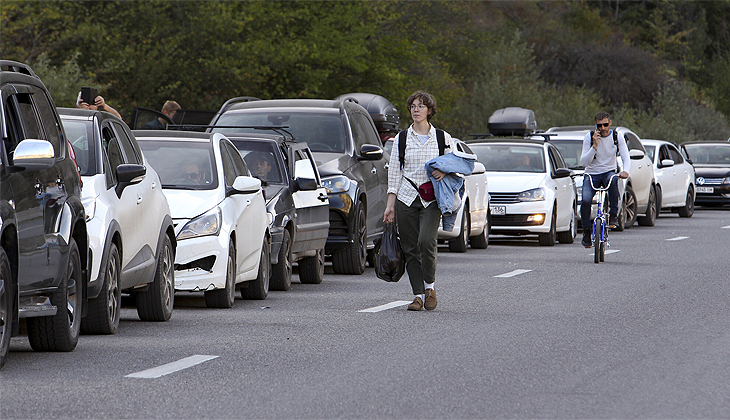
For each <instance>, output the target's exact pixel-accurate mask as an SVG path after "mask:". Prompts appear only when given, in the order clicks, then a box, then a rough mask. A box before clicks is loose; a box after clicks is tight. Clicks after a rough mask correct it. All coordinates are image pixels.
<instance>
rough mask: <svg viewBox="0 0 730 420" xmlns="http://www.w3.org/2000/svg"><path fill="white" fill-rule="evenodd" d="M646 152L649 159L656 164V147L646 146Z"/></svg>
mask: <svg viewBox="0 0 730 420" xmlns="http://www.w3.org/2000/svg"><path fill="white" fill-rule="evenodd" d="M644 150H646V155H647V156H649V159H651V161H652V162H654V152H656V146H650V145H648V144H645V145H644Z"/></svg>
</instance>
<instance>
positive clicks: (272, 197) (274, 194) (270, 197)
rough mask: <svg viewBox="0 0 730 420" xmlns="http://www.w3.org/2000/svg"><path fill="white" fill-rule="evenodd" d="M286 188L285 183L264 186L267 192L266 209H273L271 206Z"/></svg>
mask: <svg viewBox="0 0 730 420" xmlns="http://www.w3.org/2000/svg"><path fill="white" fill-rule="evenodd" d="M284 188H286V187H285V186H283V185H267V186H266V187H264V192H265V193H266V209H267V210H269V211H271V209H270V207H271V206H272V205H274V203H275V201H276V199H278V197H279V194H280V193H281V191H282V190H283V189H284Z"/></svg>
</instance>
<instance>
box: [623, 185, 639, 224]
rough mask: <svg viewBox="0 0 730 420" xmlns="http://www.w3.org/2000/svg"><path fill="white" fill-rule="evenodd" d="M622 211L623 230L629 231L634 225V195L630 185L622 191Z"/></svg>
mask: <svg viewBox="0 0 730 420" xmlns="http://www.w3.org/2000/svg"><path fill="white" fill-rule="evenodd" d="M624 206H625V207H624V211H625V212H626V216H625V222H624V229H629V228H630V227H631V226H633V225H634V223H636V210H637V209H636V193H634V189H633V188H631V186H630V185H627V186H626V191H624Z"/></svg>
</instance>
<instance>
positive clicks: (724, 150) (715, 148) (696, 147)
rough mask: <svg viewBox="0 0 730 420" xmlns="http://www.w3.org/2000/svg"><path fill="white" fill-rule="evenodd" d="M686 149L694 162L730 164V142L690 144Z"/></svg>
mask: <svg viewBox="0 0 730 420" xmlns="http://www.w3.org/2000/svg"><path fill="white" fill-rule="evenodd" d="M684 150H686V151H687V155H688V156H689V158H690V159H692V162H693V163H694V164H700V165H702V164H707V165H730V144H729V145H718V144H714V145H709V144H708V145H704V144H688V145H685V146H684Z"/></svg>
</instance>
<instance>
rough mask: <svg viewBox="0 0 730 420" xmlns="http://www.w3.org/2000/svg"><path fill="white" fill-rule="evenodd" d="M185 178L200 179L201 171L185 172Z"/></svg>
mask: <svg viewBox="0 0 730 420" xmlns="http://www.w3.org/2000/svg"><path fill="white" fill-rule="evenodd" d="M185 178H188V179H192V180H196V179H200V172H188V173H186V174H185Z"/></svg>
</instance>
